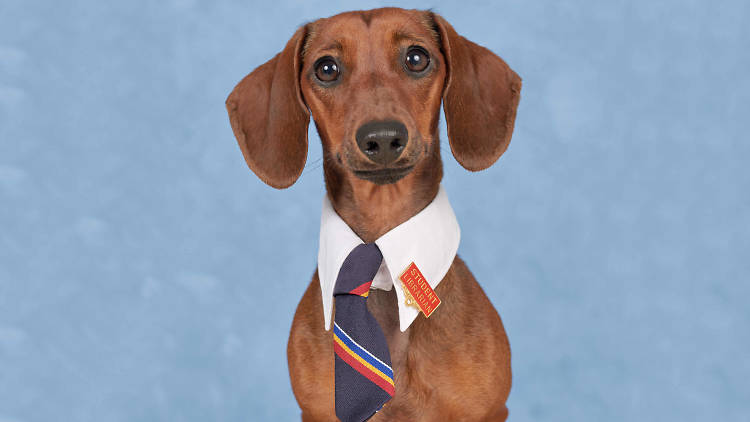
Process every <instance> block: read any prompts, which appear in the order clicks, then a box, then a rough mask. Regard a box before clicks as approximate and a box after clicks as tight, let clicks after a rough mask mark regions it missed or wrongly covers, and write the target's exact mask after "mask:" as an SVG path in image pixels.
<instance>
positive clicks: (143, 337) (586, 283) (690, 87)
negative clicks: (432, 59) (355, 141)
mask: <svg viewBox="0 0 750 422" xmlns="http://www.w3.org/2000/svg"><path fill="white" fill-rule="evenodd" d="M106 3H109V4H105V2H102V1H96V0H79V1H69V2H68V1H66V2H59V1H38V2H35V1H23V0H2V2H1V3H0V421H2V422H11V421H12V422H43V421H44V422H48V421H66V422H76V421H97V422H110V421H112V422H114V421H219V420H221V421H248V420H258V421H271V420H274V421H276V420H283V421H286V420H290V421H291V420H296V419H297V418H298V409H297V407H296V404H295V402H294V399H293V396H292V392H291V389H290V387H289V381H288V373H287V368H286V355H285V350H286V339H287V334H288V330H289V327H290V324H291V320H292V315H293V312H294V310H295V307H296V304H297V302H298V300H299V298H300V296H301V294H302V292H303V290H304V289H305V287H306V286H307V284H308V282H309V279H310V277H311V276H312V273H313V270H314V268H315V264H316V255H317V235H318V219H319V216H320V201H321V198H322V195H323V180H322V171H321V167H320V158H321V149H320V144H319V140H318V137H317V134H315V133H314V131H313V130H312V129H311V137H310V140H311V148H310V153H309V159H308V165H307V168H306V170H305V172H304V174H303V176H302V178H301V179H300V180H299V182H298V183H297V184H296V185H294V186H293V187H292V188H291V189H289V190H285V191H276V190H273V189H271V188H269V187H267V186H265V185H263V184H262V183H261V182H260V181H259V180H258V179H257V178H256V177H255V176H254V175H253V174H252V173H251V172H250V171H249V170H248V169H247V167H246V165H245V162H244V160H243V158H242V155H241V154H240V151H239V148H238V147H237V144H236V141H235V140H234V137H233V136H232V132H231V130H230V127H229V123H228V119H227V116H226V114H225V110H224V99H225V97H226V95H227V94H228V93H229V91H230V90H231V89H232V87H233V86H234V84H235V83H236V82H237V81H239V79H240V78H242V77H243V76H244V75H245V74H246V73H248V72H249V71H250V70H252V69H253V68H254V67H255V66H257V65H259V64H261V63H262V62H264V61H265V60H267V59H269V58H270V57H271V56H273V55H274V54H275V53H276V52H277V51H279V50H280V49H281V48H282V47H283V46H284V44H285V43H286V41H287V39H288V38H289V37H290V36H291V34H292V33H293V31H294V30H295V28H296V27H297V26H299V25H300V24H302V23H304V22H305V21H308V20H312V19H315V18H318V17H325V16H329V15H331V14H334V13H337V12H340V11H344V10H348V9H352V8H371V7H377V6H380V5H383V4H385V3H381V2H377V1H361V2H352V1H334V0H329V1H325V2H322V1H305V2H300V3H295V2H292V1H286V0H276V1H273V2H262V3H259V4H253V3H251V2H248V1H242V2H240V1H235V2H197V1H191V0H172V1H165V2H147V1H118V2H106ZM711 3H713V4H711ZM408 6H409V7H416V8H427V7H434V9H435V11H437V12H439V13H441V14H442V15H444V16H445V17H446V18H447V19H448V20H449V21H450V22H452V23H453V25H454V26H455V28H456V29H457V30H458V32H459V33H461V34H463V35H465V36H466V37H468V38H469V39H471V40H474V41H476V42H478V43H480V44H483V45H485V46H487V47H489V48H491V49H492V50H493V51H495V52H496V53H498V54H499V55H501V56H502V57H504V58H505V59H506V60H507V62H508V63H510V65H511V66H512V67H513V68H514V69H515V70H516V71H517V72H518V73H519V74H520V75H521V76H522V77H523V79H524V87H523V92H522V99H521V105H520V108H519V110H518V120H517V124H516V130H515V134H514V136H513V142H512V143H511V146H510V149H509V150H508V152H507V153H506V154H505V156H503V158H501V159H500V161H499V163H498V165H496V166H494V167H492V168H491V169H490V170H488V171H484V172H481V173H476V174H471V173H468V172H467V171H465V170H463V169H462V168H460V167H459V166H458V165H457V164H456V162H455V160H454V159H453V158H452V157H450V155H447V154H446V155H445V156H444V160H445V180H444V185H445V187H446V189H447V191H448V194H449V196H450V197H451V199H452V202H453V204H454V207H455V210H456V213H457V216H458V219H459V222H460V223H461V225H462V230H463V238H462V243H461V246H460V249H459V253H460V254H461V255H462V257H463V258H464V259H465V260H466V261H467V263H468V264H469V266H470V268H471V269H472V271H473V272H474V273H475V275H476V276H477V279H478V280H479V281H480V283H481V284H482V285H483V287H484V288H485V290H486V291H487V293H488V295H489V296H490V298H491V299H492V301H493V303H494V304H495V306H496V307H497V308H498V309H499V311H500V313H501V315H502V317H503V319H504V321H505V325H506V328H507V331H508V335H509V337H510V341H511V347H512V350H513V369H514V385H513V390H512V393H511V396H510V400H509V407H510V411H511V420H514V421H572V420H576V421H605V420H606V421H634V420H645V421H664V420H675V421H676V420H680V421H707V420H725V421H737V420H747V417H748V414H749V413H750V404H748V403H750V387H749V384H748V379H750V359H749V358H750V355H749V350H750V329H749V328H748V327H750V309H749V307H748V304H747V303H748V297H749V296H750V195H749V194H748V192H750V170H748V167H747V162H748V157H750V139H748V135H747V133H748V129H750V128H748V115H750V110H749V106H748V98H750V78H748V67H750V57H749V56H750V55H749V53H748V45H750V30H749V29H748V25H747V22H748V18H750V7H749V6H748V3H747V2H743V1H741V0H737V1H723V2H708V1H686V0H680V1H648V0H642V1H610V2H603V1H547V2H516V1H493V2H489V1H488V2H478V3H470V2H466V1H462V2H442V1H437V0H433V1H430V2H425V1H414V2H411V3H409V4H408ZM442 132H443V142H445V141H446V139H447V138H446V136H445V127H444V125H443V126H442ZM446 150H447V149H446ZM446 364H449V362H446Z"/></svg>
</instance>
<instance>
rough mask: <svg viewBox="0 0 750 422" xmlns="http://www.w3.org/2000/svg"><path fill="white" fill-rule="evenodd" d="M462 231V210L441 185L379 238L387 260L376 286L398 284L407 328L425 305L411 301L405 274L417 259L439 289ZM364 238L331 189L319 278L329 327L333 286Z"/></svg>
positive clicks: (403, 325)
mask: <svg viewBox="0 0 750 422" xmlns="http://www.w3.org/2000/svg"><path fill="white" fill-rule="evenodd" d="M460 237H461V231H460V229H459V227H458V222H457V221H456V215H455V214H454V213H453V208H452V207H451V204H450V202H449V201H448V195H446V193H445V190H444V189H443V187H442V185H441V186H440V188H439V190H438V193H437V195H436V196H435V199H433V201H432V202H431V203H430V204H429V205H427V207H426V208H425V209H423V210H422V211H420V212H419V213H418V214H417V215H415V216H413V217H411V218H410V219H408V220H406V221H405V222H403V223H402V224H400V225H398V226H397V227H394V228H393V229H391V231H389V232H388V233H386V234H384V235H383V236H381V237H380V238H379V239H377V240H376V241H375V244H376V245H378V248H380V252H381V253H382V254H383V262H382V263H381V264H380V268H379V269H378V273H377V274H376V275H375V278H374V280H373V282H372V286H371V289H381V290H391V288H392V286H396V297H397V298H398V317H399V321H400V326H401V331H406V329H407V328H409V325H411V323H412V322H413V321H414V319H415V318H416V317H417V315H419V311H418V310H417V309H416V308H413V307H411V306H407V305H406V304H405V297H404V291H403V287H402V286H401V282H400V281H399V278H398V277H399V275H401V273H402V272H403V271H404V270H405V269H406V267H407V266H409V264H410V263H411V262H414V263H415V264H416V265H417V267H418V268H419V269H420V270H421V271H422V274H423V275H424V277H425V279H426V280H427V282H428V283H429V284H430V286H431V287H432V288H433V289H434V288H435V287H437V285H438V284H440V281H442V280H443V277H445V274H446V273H447V272H448V269H450V267H451V264H452V263H453V258H454V257H455V256H456V251H457V250H458V242H459V239H460ZM361 243H364V242H363V241H362V239H360V238H359V236H357V235H356V234H355V233H354V232H353V231H352V229H351V228H350V227H349V226H348V225H347V224H346V222H344V220H342V219H341V217H339V215H338V214H336V211H335V210H334V209H333V206H332V205H331V201H330V200H329V199H328V195H326V196H325V197H324V198H323V211H322V213H321V216H320V245H319V248H318V278H319V279H320V290H321V292H322V294H323V317H324V318H325V327H326V330H330V328H331V313H332V308H333V286H334V284H335V283H336V277H338V273H339V269H340V268H341V265H342V264H343V263H344V260H345V259H346V257H347V256H348V255H349V252H351V251H352V249H354V248H355V247H356V246H357V245H359V244H361ZM394 281H396V282H395V283H394ZM438 312H439V311H438Z"/></svg>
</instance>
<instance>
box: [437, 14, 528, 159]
mask: <svg viewBox="0 0 750 422" xmlns="http://www.w3.org/2000/svg"><path fill="white" fill-rule="evenodd" d="M433 20H434V22H435V25H436V26H437V30H438V33H439V34H440V41H441V43H442V48H443V55H444V56H445V60H446V62H447V68H448V74H447V76H446V83H445V88H444V91H443V108H444V109H445V120H446V124H447V127H448V139H449V140H450V145H451V151H452V152H453V156H454V157H456V160H457V161H458V162H459V163H460V164H461V165H462V166H463V167H464V168H466V169H467V170H471V171H478V170H484V169H486V168H487V167H489V166H491V165H492V164H493V163H494V162H495V161H497V159H498V158H500V156H501V155H502V154H503V153H504V152H505V150H506V149H507V148H508V144H510V137H511V135H512V134H513V124H514V122H515V120H516V108H517V107H518V101H519V99H520V98H521V78H520V77H519V76H518V75H517V74H516V72H514V71H513V70H511V68H510V67H508V65H507V64H506V63H505V62H504V61H503V59H501V58H500V57H498V56H496V55H495V54H493V53H492V52H491V51H490V50H488V49H486V48H484V47H482V46H480V45H477V44H474V43H473V42H471V41H469V40H467V39H466V38H464V37H462V36H460V35H458V34H457V33H456V31H455V30H454V29H453V27H452V26H451V25H450V24H449V23H448V22H446V21H445V19H443V18H442V17H441V16H440V15H437V14H433Z"/></svg>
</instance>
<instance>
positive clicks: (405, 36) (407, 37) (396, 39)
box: [392, 31, 425, 43]
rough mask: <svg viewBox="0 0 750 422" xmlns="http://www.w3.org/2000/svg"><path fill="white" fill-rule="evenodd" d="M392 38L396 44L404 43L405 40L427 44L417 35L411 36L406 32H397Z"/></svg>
mask: <svg viewBox="0 0 750 422" xmlns="http://www.w3.org/2000/svg"><path fill="white" fill-rule="evenodd" d="M392 38H393V42H396V43H397V42H399V41H404V40H406V41H417V42H421V43H424V42H425V41H424V40H423V39H422V38H421V37H419V36H417V35H413V34H409V33H407V32H404V31H396V32H394V33H393V37H392Z"/></svg>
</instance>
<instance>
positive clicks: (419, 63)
mask: <svg viewBox="0 0 750 422" xmlns="http://www.w3.org/2000/svg"><path fill="white" fill-rule="evenodd" d="M429 64H430V55H429V54H427V52H426V51H424V49H423V48H421V47H410V48H409V51H407V52H406V68H407V69H409V70H410V71H412V72H415V73H419V72H421V71H423V70H425V69H427V66H428V65H429Z"/></svg>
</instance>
